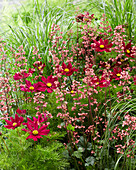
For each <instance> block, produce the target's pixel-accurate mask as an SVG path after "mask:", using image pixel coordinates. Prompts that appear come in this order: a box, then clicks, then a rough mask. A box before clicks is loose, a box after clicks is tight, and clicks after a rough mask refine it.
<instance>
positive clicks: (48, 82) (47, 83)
mask: <svg viewBox="0 0 136 170" xmlns="http://www.w3.org/2000/svg"><path fill="white" fill-rule="evenodd" d="M41 80H42V81H43V82H44V83H42V82H41V83H40V85H41V86H42V87H41V88H42V89H43V91H45V90H47V92H48V93H52V92H53V90H52V89H56V88H57V85H56V84H55V83H54V82H55V81H57V80H58V78H57V77H54V78H53V77H52V75H50V76H48V77H47V79H46V78H45V77H44V76H42V78H41Z"/></svg>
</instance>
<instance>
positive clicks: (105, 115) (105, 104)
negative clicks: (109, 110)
mask: <svg viewBox="0 0 136 170" xmlns="http://www.w3.org/2000/svg"><path fill="white" fill-rule="evenodd" d="M106 95H107V86H106V89H105V123H106Z"/></svg>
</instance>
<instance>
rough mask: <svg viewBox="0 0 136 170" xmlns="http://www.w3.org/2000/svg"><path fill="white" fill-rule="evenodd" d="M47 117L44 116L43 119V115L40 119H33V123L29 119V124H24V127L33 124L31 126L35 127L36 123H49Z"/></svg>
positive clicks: (39, 116)
mask: <svg viewBox="0 0 136 170" xmlns="http://www.w3.org/2000/svg"><path fill="white" fill-rule="evenodd" d="M47 119H48V118H47V117H46V114H45V115H44V117H42V115H41V114H40V115H38V119H37V118H36V117H33V121H32V120H31V119H30V118H28V117H27V123H23V125H27V124H28V123H29V124H31V126H34V124H35V123H38V124H41V123H43V122H46V121H47Z"/></svg>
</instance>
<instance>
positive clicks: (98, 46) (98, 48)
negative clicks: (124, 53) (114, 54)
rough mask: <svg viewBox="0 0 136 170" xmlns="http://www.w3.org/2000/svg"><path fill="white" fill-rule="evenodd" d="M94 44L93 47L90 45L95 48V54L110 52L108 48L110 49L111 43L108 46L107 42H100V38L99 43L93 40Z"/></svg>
mask: <svg viewBox="0 0 136 170" xmlns="http://www.w3.org/2000/svg"><path fill="white" fill-rule="evenodd" d="M94 43H95V45H91V47H93V48H95V51H97V52H103V51H106V52H111V51H110V50H109V48H111V47H112V45H113V44H112V43H110V44H108V43H109V40H108V39H107V40H104V41H103V40H102V38H101V39H100V40H99V41H96V40H94Z"/></svg>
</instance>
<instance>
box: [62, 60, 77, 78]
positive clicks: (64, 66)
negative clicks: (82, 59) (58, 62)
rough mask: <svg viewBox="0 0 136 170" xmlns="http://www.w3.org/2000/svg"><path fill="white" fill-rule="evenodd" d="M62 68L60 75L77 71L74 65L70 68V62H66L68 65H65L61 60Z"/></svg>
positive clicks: (68, 74)
mask: <svg viewBox="0 0 136 170" xmlns="http://www.w3.org/2000/svg"><path fill="white" fill-rule="evenodd" d="M62 68H63V70H61V73H62V75H66V76H71V75H72V74H73V72H74V71H78V69H75V67H73V68H72V64H71V63H68V65H66V64H65V63H64V62H63V63H62Z"/></svg>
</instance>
